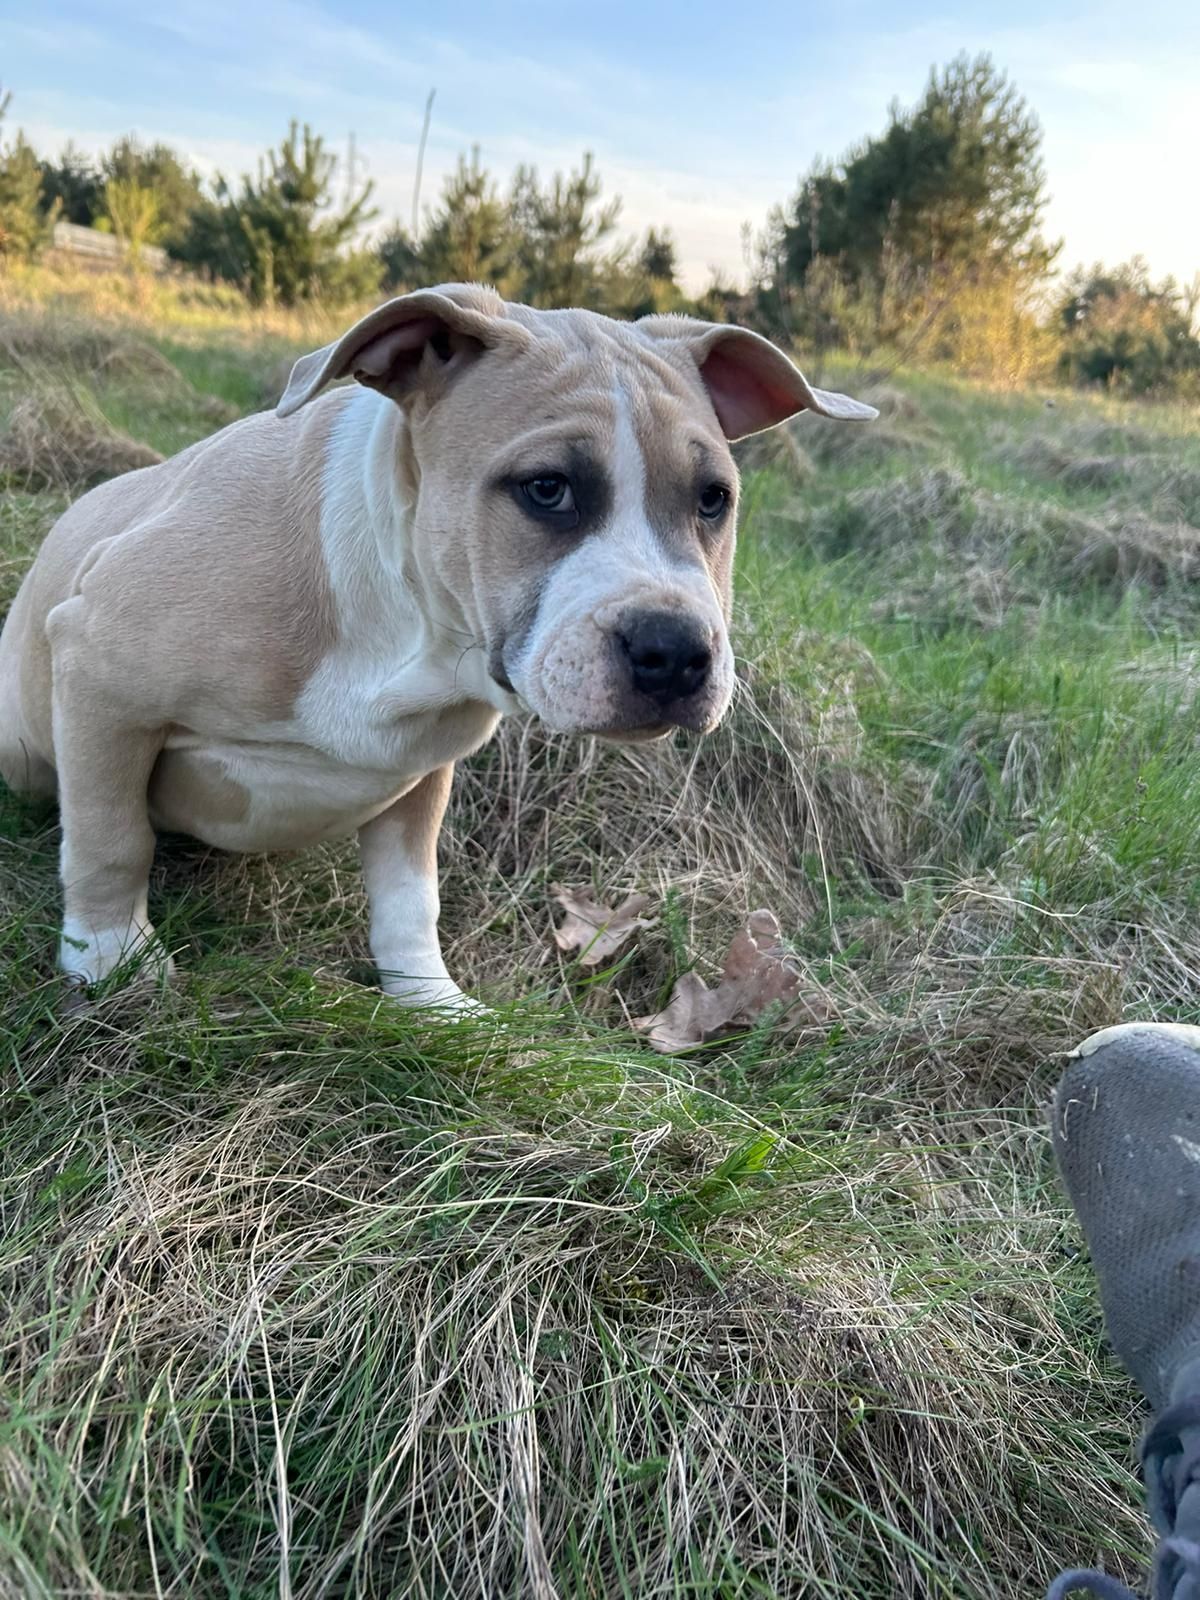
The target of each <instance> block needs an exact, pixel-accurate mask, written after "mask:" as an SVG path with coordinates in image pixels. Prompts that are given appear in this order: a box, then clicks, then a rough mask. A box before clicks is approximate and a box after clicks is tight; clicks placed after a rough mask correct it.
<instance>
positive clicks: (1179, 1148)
mask: <svg viewBox="0 0 1200 1600" xmlns="http://www.w3.org/2000/svg"><path fill="white" fill-rule="evenodd" d="M1052 1131H1053V1136H1054V1152H1055V1155H1056V1156H1057V1157H1058V1164H1059V1168H1060V1170H1061V1172H1062V1175H1063V1180H1064V1182H1065V1183H1066V1186H1067V1193H1068V1194H1069V1195H1070V1197H1071V1204H1072V1205H1073V1206H1074V1208H1075V1213H1076V1215H1077V1216H1078V1218H1079V1223H1080V1226H1081V1227H1082V1229H1083V1233H1084V1237H1085V1238H1086V1239H1087V1242H1088V1247H1089V1249H1090V1251H1091V1255H1092V1265H1093V1266H1094V1268H1095V1271H1096V1277H1097V1280H1098V1282H1099V1288H1100V1304H1101V1306H1102V1307H1103V1310H1104V1321H1105V1326H1106V1327H1107V1329H1108V1336H1109V1338H1110V1340H1111V1341H1112V1345H1113V1348H1114V1350H1115V1351H1116V1353H1117V1355H1118V1356H1119V1357H1120V1360H1121V1363H1122V1365H1123V1366H1124V1367H1125V1369H1126V1370H1127V1371H1128V1373H1129V1374H1130V1376H1131V1377H1132V1378H1133V1379H1134V1380H1135V1382H1136V1383H1137V1384H1138V1386H1139V1387H1140V1388H1141V1390H1142V1391H1143V1393H1144V1394H1145V1396H1146V1398H1147V1400H1148V1401H1149V1402H1150V1405H1151V1406H1152V1407H1153V1409H1154V1410H1155V1411H1157V1412H1158V1417H1157V1420H1156V1421H1155V1422H1154V1424H1153V1426H1152V1427H1151V1428H1150V1431H1149V1432H1148V1433H1147V1435H1146V1437H1145V1439H1144V1441H1143V1443H1142V1471H1143V1477H1144V1480H1145V1484H1146V1498H1147V1502H1148V1505H1149V1510H1150V1516H1151V1519H1152V1520H1153V1522H1154V1525H1155V1527H1156V1528H1157V1529H1158V1530H1159V1532H1160V1533H1161V1534H1162V1536H1163V1539H1162V1543H1161V1545H1160V1546H1159V1550H1158V1554H1157V1557H1156V1559H1155V1566H1154V1589H1153V1594H1154V1600H1200V1028H1193V1027H1188V1026H1185V1025H1183V1024H1178V1023H1153V1024H1151V1023H1131V1024H1128V1025H1126V1026H1122V1027H1117V1028H1105V1029H1104V1030H1103V1031H1102V1032H1101V1033H1097V1034H1093V1035H1092V1037H1091V1038H1090V1039H1087V1040H1085V1041H1084V1043H1083V1044H1081V1045H1080V1046H1079V1048H1078V1050H1076V1051H1075V1052H1074V1053H1073V1059H1072V1063H1071V1065H1070V1067H1068V1069H1067V1071H1066V1072H1065V1073H1064V1075H1063V1078H1062V1081H1061V1083H1060V1084H1059V1086H1058V1093H1057V1095H1056V1096H1055V1101H1054V1112H1053V1127H1052ZM1077 1592H1081V1593H1084V1594H1091V1595H1093V1596H1095V1597H1097V1600H1135V1597H1134V1596H1133V1595H1132V1593H1131V1591H1130V1590H1129V1589H1127V1588H1126V1587H1125V1586H1124V1584H1121V1583H1118V1582H1117V1580H1116V1579H1115V1578H1111V1577H1108V1576H1106V1575H1105V1574H1104V1573H1101V1572H1084V1571H1074V1572H1064V1573H1063V1574H1062V1575H1061V1576H1060V1577H1058V1578H1056V1579H1055V1581H1054V1583H1053V1584H1052V1585H1051V1587H1050V1589H1049V1591H1048V1593H1047V1597H1046V1600H1064V1597H1065V1596H1067V1595H1070V1594H1074V1593H1077Z"/></svg>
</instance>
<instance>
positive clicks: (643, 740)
mask: <svg viewBox="0 0 1200 1600" xmlns="http://www.w3.org/2000/svg"><path fill="white" fill-rule="evenodd" d="M677 727H678V723H675V722H652V723H649V724H648V725H647V726H646V727H644V728H587V729H585V730H584V732H585V733H586V734H588V735H590V737H591V738H593V739H599V740H600V741H601V742H602V743H603V744H653V743H654V741H655V740H656V739H665V738H666V737H667V735H668V734H669V733H674V732H675V729H676V728H677Z"/></svg>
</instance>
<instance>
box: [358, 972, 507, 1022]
mask: <svg viewBox="0 0 1200 1600" xmlns="http://www.w3.org/2000/svg"><path fill="white" fill-rule="evenodd" d="M380 988H381V989H382V990H383V992H384V994H386V995H387V997H388V998H389V999H390V1000H397V1001H399V1003H400V1004H401V1005H402V1006H419V1007H421V1008H423V1009H426V1008H427V1009H431V1010H434V1011H440V1012H441V1013H442V1014H443V1016H445V1017H447V1018H448V1019H450V1020H455V1019H457V1018H459V1017H487V1016H490V1015H491V1008H490V1007H489V1006H485V1005H481V1004H480V1002H479V1001H478V1000H473V999H472V998H471V996H470V995H469V994H464V993H463V991H462V990H461V989H460V988H459V987H458V985H457V984H456V983H455V981H454V979H453V978H449V977H446V978H442V977H436V976H430V977H427V978H421V977H417V976H416V975H415V974H414V975H412V976H409V975H407V974H405V973H401V972H387V973H383V974H381V975H380Z"/></svg>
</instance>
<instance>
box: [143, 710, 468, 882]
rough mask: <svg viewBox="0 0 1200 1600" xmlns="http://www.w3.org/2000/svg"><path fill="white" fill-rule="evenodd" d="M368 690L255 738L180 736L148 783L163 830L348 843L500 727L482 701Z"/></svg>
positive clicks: (248, 842)
mask: <svg viewBox="0 0 1200 1600" xmlns="http://www.w3.org/2000/svg"><path fill="white" fill-rule="evenodd" d="M365 690H366V686H365V685H360V686H359V693H353V692H346V693H343V694H341V695H339V696H338V697H337V700H336V703H335V704H332V705H331V704H322V702H321V700H320V698H319V697H316V698H315V699H310V700H308V702H307V703H305V701H304V699H303V698H302V702H301V705H300V706H298V707H297V712H298V715H297V718H296V720H295V721H294V722H292V723H291V724H289V725H288V726H287V727H286V728H280V729H271V730H267V729H263V730H260V731H259V732H258V734H257V736H255V735H251V736H250V737H242V738H237V739H228V738H222V737H212V736H211V735H210V736H207V737H206V736H205V735H203V734H201V733H198V732H196V731H194V730H190V729H177V730H176V731H175V732H173V733H172V735H171V736H170V737H169V738H168V741H167V747H166V750H165V751H164V754H163V757H162V759H161V760H160V762H159V766H158V768H157V769H156V771H155V775H154V779H153V780H152V783H151V794H150V800H151V811H152V815H153V817H154V821H155V823H156V825H157V826H158V827H160V828H166V829H171V830H178V831H180V832H184V833H190V834H193V835H195V836H196V837H197V838H200V839H203V840H205V841H206V842H207V843H209V844H213V845H216V846H218V847H220V848H222V849H226V850H239V851H262V850H286V849H300V848H304V847H305V846H307V845H310V844H315V843H318V842H319V841H321V840H324V839H335V838H340V837H344V836H345V835H347V834H351V833H353V832H354V831H355V830H356V829H358V828H360V827H361V826H362V825H363V824H364V823H365V822H367V821H369V820H370V819H371V817H373V816H376V815H378V813H379V812H380V811H382V810H383V809H384V808H385V807H386V806H388V805H389V804H390V803H391V802H392V801H393V800H395V799H397V798H398V797H399V796H400V795H402V794H404V793H405V792H406V791H407V790H408V789H410V788H412V786H413V785H414V784H415V783H417V782H418V781H419V780H420V779H421V778H422V777H424V776H425V774H426V773H427V772H431V771H433V770H434V768H436V767H441V766H445V765H446V763H447V762H451V761H456V760H458V759H459V758H460V757H462V756H464V755H467V754H468V753H469V752H470V751H471V750H475V749H477V748H478V747H479V746H480V745H481V744H482V743H483V742H484V741H485V740H486V739H487V738H488V737H489V736H490V734H491V733H492V731H493V730H494V728H495V725H496V722H497V713H496V712H495V711H494V710H492V709H491V708H490V707H486V706H481V705H479V704H478V703H476V702H467V703H464V704H458V705H447V706H441V707H438V708H437V709H430V710H414V709H411V707H410V704H409V702H407V701H404V700H401V701H399V702H397V700H396V697H395V694H392V695H388V694H384V695H382V696H381V695H380V694H379V693H375V694H367V693H366V692H365Z"/></svg>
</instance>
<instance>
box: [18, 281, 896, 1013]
mask: <svg viewBox="0 0 1200 1600" xmlns="http://www.w3.org/2000/svg"><path fill="white" fill-rule="evenodd" d="M347 376H353V377H354V378H356V379H357V380H358V385H359V386H358V387H355V386H348V387H342V388H339V389H335V390H332V391H330V392H325V393H323V391H325V390H326V389H327V386H328V385H329V384H331V383H333V382H334V381H335V380H337V379H340V378H345V377H347ZM805 408H807V409H809V410H812V411H817V412H820V413H821V414H822V415H824V416H830V417H844V418H866V417H870V416H873V415H874V412H873V411H872V409H871V408H870V407H869V406H863V405H859V404H857V403H856V402H855V401H852V400H847V399H846V398H845V397H843V396H841V395H833V394H827V393H824V392H822V391H821V390H818V389H813V388H811V387H810V386H809V384H808V383H807V382H806V381H805V379H804V377H803V376H802V375H801V373H800V372H798V371H797V369H796V368H795V367H794V366H793V365H792V363H791V362H790V361H789V360H788V359H787V357H786V356H784V355H783V354H781V352H780V351H778V350H777V349H775V348H774V346H773V345H771V344H770V343H768V342H767V341H766V340H764V339H762V338H760V337H759V336H758V335H756V334H753V333H750V332H747V331H745V330H742V329H738V328H733V327H727V326H721V325H716V324H708V323H703V322H695V321H691V320H688V319H686V318H682V317H649V318H645V319H643V320H642V321H640V322H636V323H621V322H616V321H613V320H611V319H609V318H607V317H603V316H598V315H596V314H594V313H592V312H587V311H534V310H530V309H529V308H528V307H526V306H519V305H510V304H507V303H505V302H504V301H502V300H501V299H500V298H499V297H498V296H497V295H496V294H494V293H493V292H492V291H490V290H488V289H484V288H480V287H476V286H464V285H450V286H447V287H443V288H440V289H431V290H421V291H419V292H417V293H414V294H409V295H405V296H403V297H401V298H400V299H397V300H392V301H391V302H389V303H388V304H387V305H383V306H380V307H379V308H378V309H376V310H375V311H372V312H371V313H370V315H368V316H367V317H364V318H363V319H362V321H360V322H359V323H357V324H356V326H354V327H353V328H351V329H350V331H349V332H348V333H347V334H345V335H344V336H343V337H342V338H341V339H339V340H338V341H337V342H336V343H335V344H332V345H329V346H328V347H327V348H325V349H323V350H318V351H316V352H315V353H313V354H312V355H308V356H305V357H303V358H302V359H301V360H300V361H298V362H297V363H296V366H295V369H294V370H293V373H292V377H291V381H290V382H289V384H288V387H287V390H286V392H285V393H284V395H283V398H282V399H281V400H280V402H279V405H278V407H277V408H276V410H275V412H274V413H265V414H263V415H260V416H253V417H249V418H247V419H245V420H244V421H242V422H237V423H234V424H233V425H232V426H231V427H228V428H225V429H224V430H223V431H222V432H220V433H218V434H216V435H215V436H214V437H212V438H210V439H206V440H204V441H203V442H201V443H200V444H196V445H193V446H192V447H191V448H190V449H188V450H185V451H183V452H182V454H180V455H178V456H175V457H174V458H172V459H171V460H170V461H166V462H164V463H163V464H162V465H160V466H155V467H149V468H146V469H144V470H143V471H140V472H133V473H130V474H128V475H127V476H125V477H122V478H116V479H114V480H112V481H111V482H109V483H106V484H103V485H102V486H101V487H100V488H98V489H94V490H92V492H91V493H90V494H87V495H84V496H83V497H82V499H80V500H78V501H77V502H76V503H75V504H74V505H73V506H72V507H71V508H70V510H68V511H67V512H66V514H65V515H64V516H63V517H62V518H61V519H60V520H59V521H58V523H57V524H56V525H55V526H54V528H53V529H52V530H51V532H50V534H49V535H48V536H47V538H46V541H45V543H44V544H43V546H42V548H41V551H40V552H39V554H38V557H37V559H36V561H35V562H34V565H33V568H32V570H31V571H30V572H29V574H28V576H27V577H26V579H25V582H24V584H23V586H22V588H21V590H20V592H19V594H18V595H17V599H16V601H15V603H14V606H13V609H12V612H11V615H10V616H9V618H8V622H7V625H6V626H5V629H4V632H3V634H2V635H0V775H2V776H3V777H4V779H5V781H6V782H7V783H9V784H10V785H11V786H13V787H14V788H16V789H20V790H27V791H34V792H43V793H46V794H54V793H57V795H58V798H59V803H60V808H61V816H62V833H63V839H62V880H63V893H64V900H65V906H64V918H63V930H62V941H61V945H60V961H61V965H62V967H63V969H64V970H65V971H66V972H67V973H68V974H70V975H71V976H73V977H74V979H75V980H76V981H78V982H80V983H92V982H95V981H97V980H99V979H102V978H104V977H106V976H107V975H108V974H110V973H111V972H113V971H114V970H115V969H116V968H117V967H118V966H120V965H121V964H122V963H123V962H126V961H128V960H129V959H130V958H131V957H134V956H143V957H146V956H148V957H150V958H151V960H150V963H149V965H151V966H153V965H156V964H159V965H161V964H162V962H163V961H164V960H165V956H164V953H163V952H162V951H161V950H160V949H159V947H158V946H157V943H156V941H155V939H154V933H153V929H152V927H151V924H150V919H149V916H148V914H147V908H146V894H147V880H148V875H149V871H150V865H151V858H152V855H153V851H154V829H155V828H161V829H169V830H174V831H180V832H184V833H189V834H193V835H195V836H196V837H197V838H199V839H202V840H204V841H206V842H208V843H209V844H212V845H215V846H219V847H220V848H222V849H227V850H247V851H261V850H279V849H294V848H297V847H300V846H304V845H309V844H313V843H315V842H317V841H318V840H323V839H333V838H338V837H340V836H343V835H347V834H350V833H354V832H357V834H358V837H359V841H360V846H361V854H362V864H363V871H364V875H365V881H366V888H367V893H368V897H369V900H370V907H371V920H370V942H371V951H372V954H373V956H374V958H375V961H376V963H377V964H378V967H379V970H380V975H381V981H382V984H383V987H384V989H385V990H386V991H387V992H388V993H389V994H393V995H396V996H397V997H399V998H402V999H405V1000H410V1001H416V1002H440V1003H449V1004H461V1003H462V1000H463V997H462V995H461V992H460V990H459V989H458V987H457V985H456V984H455V983H454V982H453V981H452V979H451V978H450V977H449V975H448V974H447V972H446V968H445V965H444V964H443V961H442V956H441V951H440V949H439V946H438V936H437V918H438V888H437V868H436V844H437V835H438V830H439V827H440V825H441V819H442V813H443V811H444V809H445V805H446V799H447V795H448V793H449V789H450V777H451V772H452V770H453V764H454V762H455V761H457V760H458V759H459V758H460V757H462V756H465V755H468V754H469V753H470V752H471V751H472V750H475V749H477V748H478V747H479V746H480V745H481V744H483V743H484V741H485V740H486V739H487V738H488V737H489V736H490V735H491V733H492V731H493V730H494V728H495V726H496V723H497V721H498V719H499V718H500V716H501V715H502V714H503V713H504V712H509V711H519V710H524V711H532V712H534V713H536V714H537V715H538V716H540V717H541V718H542V720H543V721H544V722H545V723H546V724H547V725H548V726H549V727H551V728H555V729H558V730H561V731H562V732H567V733H582V734H599V735H602V736H604V737H606V738H610V739H622V740H637V739H647V738H655V737H657V736H659V735H661V734H663V733H665V732H667V731H668V730H669V729H671V728H676V727H680V728H688V729H692V730H693V731H695V732H700V733H703V732H705V731H707V730H708V729H710V728H712V727H714V726H715V724H716V723H717V722H718V720H719V719H720V717H721V715H722V713H723V712H724V710H725V708H726V706H727V704H728V702H729V696H730V691H731V688H732V683H733V663H732V656H731V652H730V646H729V637H728V633H727V621H728V616H729V604H730V570H731V563H732V557H733V544H734V527H735V521H736V511H737V504H736V502H737V472H736V470H735V467H734V463H733V460H732V457H731V455H730V452H729V447H728V443H727V441H728V440H729V439H735V438H738V437H740V436H741V435H743V434H747V433H752V432H755V431H756V430H758V429H761V428H769V427H772V426H774V425H775V424H776V423H778V422H782V421H783V420H784V418H786V417H789V416H791V415H793V414H794V413H795V412H798V411H800V410H803V409H805ZM145 965H147V963H146V962H143V966H145Z"/></svg>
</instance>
